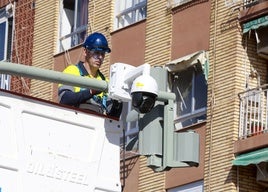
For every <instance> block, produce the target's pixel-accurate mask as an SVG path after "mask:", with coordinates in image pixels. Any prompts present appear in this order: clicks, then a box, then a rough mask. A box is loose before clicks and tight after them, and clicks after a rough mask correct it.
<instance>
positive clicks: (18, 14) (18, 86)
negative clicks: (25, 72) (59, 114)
mask: <svg viewBox="0 0 268 192" xmlns="http://www.w3.org/2000/svg"><path fill="white" fill-rule="evenodd" d="M34 13H35V11H34V5H33V4H32V1H31V0H20V1H17V2H16V4H15V15H13V19H15V33H14V38H13V51H12V62H13V63H20V64H25V65H32V48H33V31H34ZM11 90H12V91H14V92H18V93H22V94H29V90H30V79H28V78H25V77H15V76H13V77H12V80H11Z"/></svg>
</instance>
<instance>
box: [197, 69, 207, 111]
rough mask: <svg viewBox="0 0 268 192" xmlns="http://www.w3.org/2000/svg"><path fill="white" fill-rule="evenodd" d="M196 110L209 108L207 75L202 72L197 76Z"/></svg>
mask: <svg viewBox="0 0 268 192" xmlns="http://www.w3.org/2000/svg"><path fill="white" fill-rule="evenodd" d="M194 88H195V89H194V94H195V109H196V110H197V109H200V108H204V107H206V106H207V83H206V79H205V75H204V74H203V72H202V71H199V72H197V74H196V76H195V86H194Z"/></svg>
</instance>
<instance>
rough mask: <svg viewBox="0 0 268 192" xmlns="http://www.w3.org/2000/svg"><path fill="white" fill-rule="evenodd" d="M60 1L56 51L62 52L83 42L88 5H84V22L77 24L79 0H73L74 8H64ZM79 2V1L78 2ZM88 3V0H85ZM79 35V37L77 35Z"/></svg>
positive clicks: (62, 1)
mask: <svg viewBox="0 0 268 192" xmlns="http://www.w3.org/2000/svg"><path fill="white" fill-rule="evenodd" d="M65 1H67V0H61V1H60V18H59V47H58V51H59V52H62V51H65V50H68V49H70V48H72V47H75V46H77V45H79V44H81V43H83V42H84V40H85V37H86V35H87V28H88V27H87V26H88V6H87V7H86V14H87V16H86V17H85V18H84V19H86V23H85V24H84V25H81V26H79V24H78V18H80V17H79V15H78V3H79V1H81V0H73V1H74V7H73V9H74V10H71V9H67V8H64V2H65ZM80 3H81V2H80ZM87 3H88V1H87ZM79 36H80V37H79Z"/></svg>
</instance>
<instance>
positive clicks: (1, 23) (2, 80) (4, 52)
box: [0, 8, 13, 89]
mask: <svg viewBox="0 0 268 192" xmlns="http://www.w3.org/2000/svg"><path fill="white" fill-rule="evenodd" d="M12 21H13V18H12V14H9V13H7V12H6V9H5V8H3V9H0V37H1V38H0V61H10V56H11V43H12V42H11V41H12ZM0 88H1V89H10V75H6V74H0Z"/></svg>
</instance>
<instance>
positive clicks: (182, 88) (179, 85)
mask: <svg viewBox="0 0 268 192" xmlns="http://www.w3.org/2000/svg"><path fill="white" fill-rule="evenodd" d="M206 58H207V56H206V53H205V52H204V51H200V52H197V53H194V54H191V55H188V56H186V57H183V58H180V59H178V60H175V61H173V62H171V63H169V64H168V65H167V68H168V70H169V71H170V82H169V84H170V88H171V90H172V92H174V93H175V94H176V102H175V126H176V129H181V128H183V127H186V126H190V125H193V124H195V123H199V122H202V121H204V120H205V119H206V107H207V81H206V78H207V75H208V74H207V71H208V61H207V59H206Z"/></svg>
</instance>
